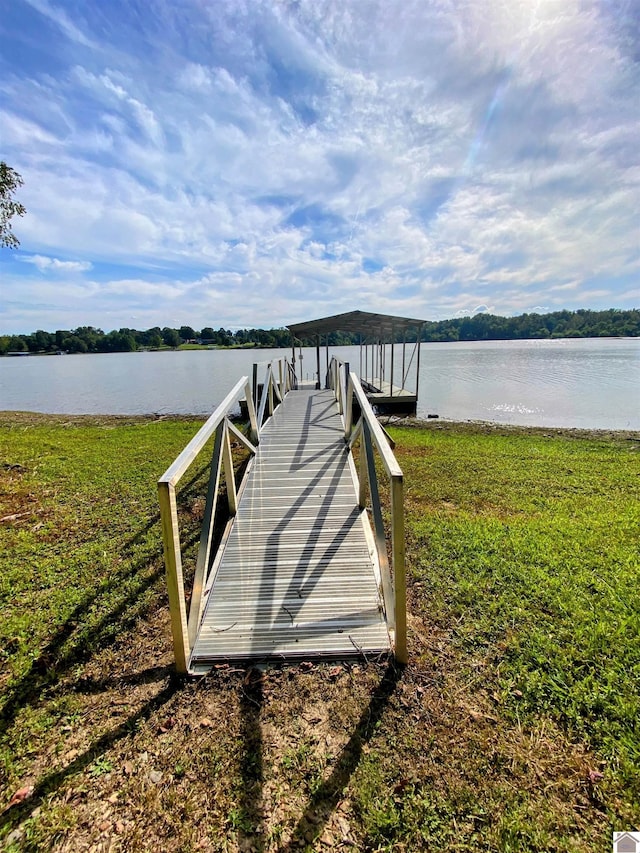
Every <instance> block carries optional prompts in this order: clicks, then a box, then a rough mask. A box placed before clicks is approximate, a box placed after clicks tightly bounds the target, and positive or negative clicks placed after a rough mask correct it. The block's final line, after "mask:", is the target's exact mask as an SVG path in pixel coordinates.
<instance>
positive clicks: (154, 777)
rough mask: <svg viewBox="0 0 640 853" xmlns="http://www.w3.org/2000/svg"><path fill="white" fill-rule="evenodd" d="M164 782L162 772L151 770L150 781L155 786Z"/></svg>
mask: <svg viewBox="0 0 640 853" xmlns="http://www.w3.org/2000/svg"><path fill="white" fill-rule="evenodd" d="M161 780H162V773H161V771H160V770H150V771H149V781H150V782H153V784H154V785H157V784H158V783H159V782H160V781H161Z"/></svg>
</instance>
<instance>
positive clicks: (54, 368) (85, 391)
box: [0, 338, 640, 430]
mask: <svg viewBox="0 0 640 853" xmlns="http://www.w3.org/2000/svg"><path fill="white" fill-rule="evenodd" d="M396 352H397V353H399V348H398V349H397V350H396ZM331 353H335V354H337V355H339V356H340V357H341V358H345V359H348V360H349V361H350V363H351V366H352V369H354V370H356V371H357V370H358V366H359V349H358V348H357V347H337V348H332V350H331ZM303 354H304V356H305V357H304V359H303V364H304V373H305V374H307V373H309V374H311V373H312V372H313V370H314V369H315V351H314V350H303ZM283 355H288V356H290V355H291V353H290V351H287V350H207V351H202V350H201V351H197V350H195V351H187V352H182V351H177V352H153V353H147V352H140V353H113V354H104V355H66V356H46V357H45V356H43V357H27V358H2V359H0V409H9V410H14V411H15V410H23V411H36V412H48V413H61V414H96V413H100V414H147V413H152V412H156V413H162V414H167V413H181V414H206V413H210V412H211V411H213V409H214V408H215V407H216V405H217V403H218V402H219V401H220V400H221V399H222V398H223V396H224V395H225V393H226V392H227V391H228V390H229V389H230V388H231V387H232V386H233V385H234V384H235V382H236V381H237V379H238V378H240V376H242V375H244V374H247V375H251V366H252V364H253V362H254V361H258V360H259V361H260V362H261V368H260V375H262V373H263V371H264V369H265V368H266V363H267V362H268V360H269V359H270V358H278V357H282V356H283ZM388 358H389V357H388ZM395 362H396V367H397V368H398V369H399V364H400V356H399V355H396V358H395ZM388 363H389V361H388ZM323 369H324V350H323ZM410 381H411V379H410ZM410 387H412V386H410ZM430 413H432V414H438V415H439V416H440V417H441V418H446V419H449V420H487V421H495V422H498V423H509V424H522V425H527V426H548V427H582V428H586V429H627V430H629V429H630V430H638V429H640V339H635V338H634V339H632V338H608V339H586V340H569V339H567V340H549V341H486V342H485V341H483V342H469V343H450V344H446V343H442V344H424V345H423V347H422V355H421V368H420V389H419V400H418V414H419V415H420V416H423V417H424V416H426V415H427V414H430Z"/></svg>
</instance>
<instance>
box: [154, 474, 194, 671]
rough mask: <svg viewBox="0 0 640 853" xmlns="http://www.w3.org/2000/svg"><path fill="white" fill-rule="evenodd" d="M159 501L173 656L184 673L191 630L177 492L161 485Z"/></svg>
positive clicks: (189, 649)
mask: <svg viewBox="0 0 640 853" xmlns="http://www.w3.org/2000/svg"><path fill="white" fill-rule="evenodd" d="M158 497H159V499H160V518H161V521H162V541H163V546H164V565H165V570H166V573H167V593H168V595H169V614H170V617H171V634H172V636H173V654H174V656H175V659H176V669H177V670H178V672H182V673H185V672H187V671H188V668H189V655H190V653H191V647H190V645H189V629H188V625H187V606H186V602H185V597H184V576H183V574H182V553H181V550H180V530H179V527H178V508H177V505H176V490H175V486H173V485H172V484H171V483H166V482H160V483H158Z"/></svg>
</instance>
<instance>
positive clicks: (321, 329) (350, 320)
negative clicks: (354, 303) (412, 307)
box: [287, 311, 425, 338]
mask: <svg viewBox="0 0 640 853" xmlns="http://www.w3.org/2000/svg"><path fill="white" fill-rule="evenodd" d="M424 322H425V321H424V320H415V319H412V318H411V317H394V316H392V315H391V314H373V313H371V312H370V311H348V312H347V313H346V314H334V315H333V316H332V317H322V318H321V319H319V320H309V321H307V322H306V323H291V324H290V325H288V326H287V328H288V329H289V331H290V332H291V333H292V334H293V335H295V336H296V337H298V338H303V337H307V336H309V335H323V334H327V333H328V332H356V333H360V334H363V335H371V334H375V335H380V336H381V337H386V336H390V335H391V334H393V333H397V332H402V331H403V330H405V329H409V328H416V327H420V326H422V325H423V323H424Z"/></svg>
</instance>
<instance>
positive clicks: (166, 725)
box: [158, 717, 176, 735]
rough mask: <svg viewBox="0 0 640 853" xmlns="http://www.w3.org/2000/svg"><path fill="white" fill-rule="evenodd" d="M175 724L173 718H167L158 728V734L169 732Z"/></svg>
mask: <svg viewBox="0 0 640 853" xmlns="http://www.w3.org/2000/svg"><path fill="white" fill-rule="evenodd" d="M175 724H176V721H175V718H174V717H167V719H166V720H165V721H164V722H163V723H160V725H159V726H158V733H159V734H163V735H164V734H166V733H167V732H168V731H171V729H172V728H173V727H174V726H175Z"/></svg>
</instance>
